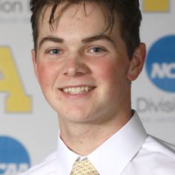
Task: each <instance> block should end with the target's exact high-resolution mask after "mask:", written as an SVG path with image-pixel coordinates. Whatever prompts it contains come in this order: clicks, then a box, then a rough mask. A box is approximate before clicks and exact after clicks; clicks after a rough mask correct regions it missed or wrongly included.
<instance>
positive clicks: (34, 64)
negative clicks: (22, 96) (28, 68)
mask: <svg viewBox="0 0 175 175" xmlns="http://www.w3.org/2000/svg"><path fill="white" fill-rule="evenodd" d="M31 54H32V62H33V68H34V72H35V75H36V78H37V80H38V81H39V77H38V68H37V59H36V52H35V50H34V49H32V51H31Z"/></svg>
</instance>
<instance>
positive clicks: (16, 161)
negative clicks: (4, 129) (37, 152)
mask: <svg viewBox="0 0 175 175" xmlns="http://www.w3.org/2000/svg"><path fill="white" fill-rule="evenodd" d="M29 167H30V158H29V155H28V153H27V151H26V149H25V148H24V146H23V145H22V144H21V143H19V142H18V141H17V140H15V139H13V138H10V137H5V136H1V137H0V175H14V174H18V173H20V172H23V171H26V170H27V169H28V168H29Z"/></svg>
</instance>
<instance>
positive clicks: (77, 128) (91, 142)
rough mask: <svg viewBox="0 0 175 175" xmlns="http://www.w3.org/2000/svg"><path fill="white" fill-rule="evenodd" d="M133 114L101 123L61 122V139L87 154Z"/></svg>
mask: <svg viewBox="0 0 175 175" xmlns="http://www.w3.org/2000/svg"><path fill="white" fill-rule="evenodd" d="M131 115H132V114H131V113H130V114H125V115H121V116H120V117H118V118H117V117H116V118H113V119H111V120H109V121H108V122H104V123H100V124H98V123H97V124H94V123H93V124H91V123H71V124H68V125H62V124H60V129H61V139H62V140H63V142H64V143H65V144H66V145H67V147H68V148H69V149H70V150H72V151H73V152H75V153H77V154H79V155H82V156H87V155H89V154H90V153H91V152H93V151H94V150H95V149H96V148H98V147H99V146H100V145H102V144H103V143H104V142H105V141H106V140H107V139H109V138H110V137H111V136H112V135H113V134H115V133H116V132H117V131H118V130H120V129H121V128H122V127H123V126H124V125H125V124H126V123H127V122H128V121H129V120H130V118H131Z"/></svg>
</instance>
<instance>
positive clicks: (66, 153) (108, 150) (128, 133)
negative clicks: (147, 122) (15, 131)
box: [58, 112, 147, 175]
mask: <svg viewBox="0 0 175 175" xmlns="http://www.w3.org/2000/svg"><path fill="white" fill-rule="evenodd" d="M146 137H147V134H146V132H145V129H144V128H143V125H142V123H141V121H140V119H139V117H138V115H137V113H136V112H135V113H134V115H133V117H132V118H131V119H130V120H129V122H128V123H126V125H125V126H123V127H122V128H121V129H120V130H119V131H118V132H116V133H115V134H114V135H113V136H112V137H110V138H109V139H108V140H107V141H105V142H104V143H103V144H102V145H101V146H100V147H99V148H97V149H96V150H95V151H93V152H92V153H91V154H90V155H89V156H88V159H89V160H90V161H91V163H92V164H93V165H94V167H95V168H96V169H97V171H98V172H99V174H100V175H106V174H110V175H114V174H115V175H119V174H121V173H122V171H123V170H124V169H125V168H126V166H127V165H128V163H129V162H130V161H131V160H132V158H133V157H134V156H135V155H136V154H137V152H138V151H139V150H140V148H141V146H142V144H143V143H144V142H145V139H146ZM78 157H80V156H79V155H77V154H76V153H74V152H72V151H71V150H69V149H68V148H67V147H66V145H65V144H64V143H63V141H62V140H61V139H59V140H58V166H59V172H60V171H61V172H60V174H70V172H71V169H72V166H73V164H74V162H75V161H76V160H77V158H78Z"/></svg>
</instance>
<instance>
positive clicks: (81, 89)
mask: <svg viewBox="0 0 175 175" xmlns="http://www.w3.org/2000/svg"><path fill="white" fill-rule="evenodd" d="M91 89H92V87H87V86H86V87H72V88H71V87H69V88H64V89H63V91H64V92H65V93H67V94H82V93H85V92H88V91H90V90H91Z"/></svg>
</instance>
